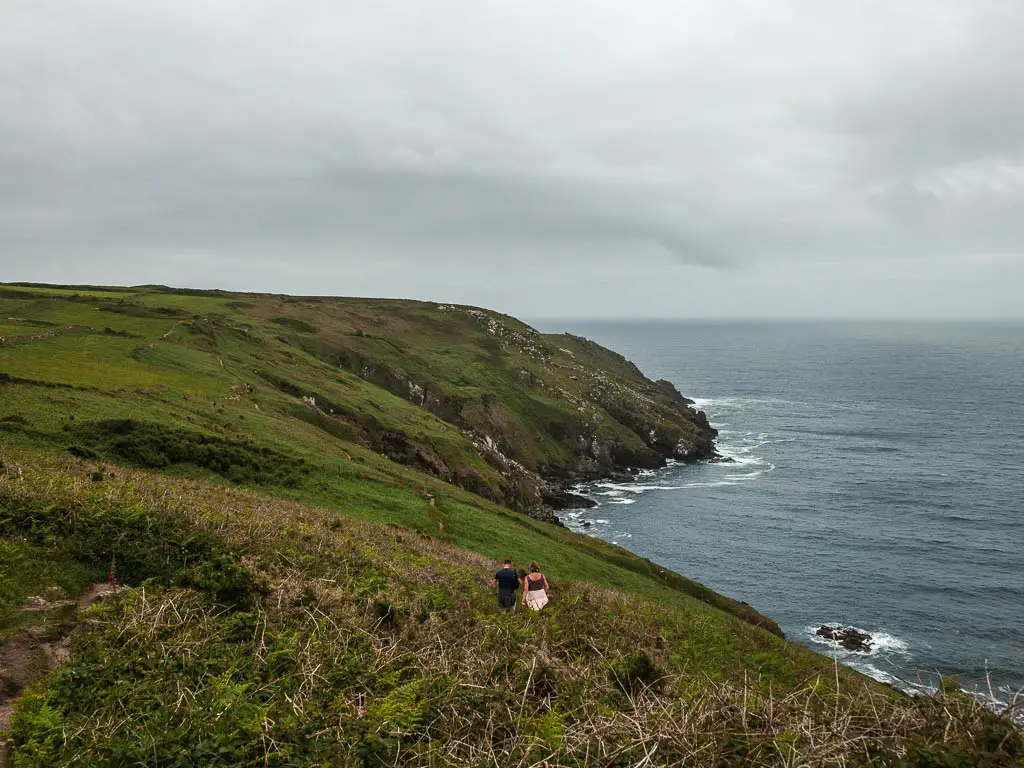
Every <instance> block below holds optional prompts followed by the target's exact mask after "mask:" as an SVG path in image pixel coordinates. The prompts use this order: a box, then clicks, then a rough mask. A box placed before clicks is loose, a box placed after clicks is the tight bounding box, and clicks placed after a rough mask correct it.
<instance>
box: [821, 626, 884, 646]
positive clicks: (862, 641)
mask: <svg viewBox="0 0 1024 768" xmlns="http://www.w3.org/2000/svg"><path fill="white" fill-rule="evenodd" d="M814 634H816V635H817V636H818V637H824V638H825V639H826V640H831V641H832V642H834V643H838V644H839V645H841V646H842V647H843V648H845V649H846V650H848V651H857V652H858V653H869V652H870V651H871V646H872V640H871V635H869V634H868V633H867V632H861V631H859V630H857V629H854V628H853V627H830V626H828V625H824V626H821V627H818V631H817V632H815V633H814Z"/></svg>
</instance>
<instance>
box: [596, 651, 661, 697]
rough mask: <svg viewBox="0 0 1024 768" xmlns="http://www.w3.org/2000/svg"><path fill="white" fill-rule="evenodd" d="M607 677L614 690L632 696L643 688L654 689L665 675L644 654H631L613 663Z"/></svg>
mask: <svg viewBox="0 0 1024 768" xmlns="http://www.w3.org/2000/svg"><path fill="white" fill-rule="evenodd" d="M609 676H610V677H611V680H612V683H613V684H614V685H615V687H616V688H618V689H619V690H620V691H622V692H623V693H627V694H632V693H636V692H637V691H640V690H643V689H644V688H654V687H655V686H656V685H657V684H658V683H659V681H660V680H661V679H662V678H663V677H664V676H665V673H664V672H663V671H662V670H661V669H659V668H658V666H657V665H656V664H655V663H654V662H653V661H651V657H650V656H648V655H647V654H646V653H633V654H630V655H629V656H627V657H626V658H625V659H620V660H619V661H616V662H614V663H613V664H612V668H611V672H610V674H609Z"/></svg>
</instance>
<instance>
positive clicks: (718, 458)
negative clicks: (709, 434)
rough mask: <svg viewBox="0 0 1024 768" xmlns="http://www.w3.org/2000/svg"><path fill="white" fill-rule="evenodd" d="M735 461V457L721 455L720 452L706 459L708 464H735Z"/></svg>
mask: <svg viewBox="0 0 1024 768" xmlns="http://www.w3.org/2000/svg"><path fill="white" fill-rule="evenodd" d="M735 463H736V459H734V458H733V457H732V456H723V455H722V454H720V453H716V454H715V455H714V456H712V457H711V458H710V459H708V464H735Z"/></svg>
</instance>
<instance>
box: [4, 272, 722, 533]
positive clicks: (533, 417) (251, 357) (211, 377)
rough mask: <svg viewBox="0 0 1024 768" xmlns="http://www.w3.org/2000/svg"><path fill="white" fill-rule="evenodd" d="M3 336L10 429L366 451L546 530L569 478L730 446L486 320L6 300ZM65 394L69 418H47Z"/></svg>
mask: <svg viewBox="0 0 1024 768" xmlns="http://www.w3.org/2000/svg"><path fill="white" fill-rule="evenodd" d="M0 339H2V342H0V374H6V375H7V378H6V381H7V384H8V393H7V396H8V397H11V396H12V395H13V396H15V397H17V398H19V399H20V401H22V402H23V403H24V408H23V409H22V410H21V411H18V410H15V409H12V410H13V411H14V413H9V414H8V415H18V414H20V415H22V416H23V417H25V418H26V419H28V420H29V421H30V422H32V423H31V424H29V425H27V426H29V427H30V428H31V429H34V430H35V431H36V432H37V433H49V434H56V433H58V432H61V431H62V432H63V433H64V435H63V436H61V435H58V437H62V439H63V437H67V438H68V439H78V441H79V442H80V443H82V447H83V448H87V449H93V450H99V449H102V450H104V451H107V452H108V453H109V451H111V450H116V446H117V445H118V444H120V443H121V442H123V441H122V440H120V439H119V438H115V437H113V436H112V435H111V434H110V433H111V430H113V429H114V428H113V427H104V426H98V425H92V426H89V427H85V426H82V425H81V421H82V419H83V418H87V419H88V418H92V419H93V420H96V421H102V420H103V418H104V417H106V416H111V415H115V414H116V415H117V416H118V417H122V418H123V416H124V415H125V414H126V412H131V414H132V418H133V419H134V420H136V421H140V422H146V423H147V426H146V429H147V430H148V431H147V433H146V440H147V442H148V443H149V444H151V445H153V446H154V451H153V452H151V453H146V454H143V453H140V452H136V453H135V454H134V455H133V456H131V457H126V456H122V458H130V459H132V460H133V461H135V462H136V463H145V462H146V461H147V460H149V459H152V461H151V462H150V463H152V462H165V463H168V464H176V463H187V462H179V461H177V460H176V459H175V457H174V456H172V455H170V454H169V453H168V452H167V451H161V450H159V449H157V448H156V447H155V443H156V442H158V441H159V440H160V438H159V437H158V436H157V435H155V432H154V430H155V429H156V427H155V426H154V425H162V426H166V427H168V428H170V427H174V428H175V429H177V430H178V431H179V432H181V431H182V430H186V431H189V432H192V433H194V434H195V435H203V436H207V437H211V438H212V437H217V438H220V439H229V440H231V441H234V442H245V443H247V444H249V445H259V446H262V447H265V448H267V449H271V450H274V451H279V452H284V451H290V452H292V453H302V452H303V451H308V450H310V449H312V450H313V451H314V452H315V453H317V454H322V453H324V452H325V450H326V449H327V448H328V446H329V447H330V450H329V451H327V452H329V453H330V454H332V455H334V456H343V455H344V454H345V452H346V449H345V448H344V444H346V443H355V444H358V445H362V446H365V447H368V448H371V449H373V450H374V451H375V452H378V453H383V454H384V455H386V456H388V457H389V458H391V459H393V460H395V461H397V462H399V463H402V464H405V465H407V466H411V467H414V468H416V469H418V470H421V471H423V472H427V473H429V474H432V475H434V476H435V477H439V478H441V479H443V480H445V481H448V482H451V483H454V484H456V485H459V486H461V487H463V488H466V489H467V490H471V491H473V492H475V493H478V494H480V495H482V496H485V497H486V498H489V499H491V500H493V501H498V502H500V503H503V504H507V505H509V506H512V507H515V508H517V509H522V510H529V511H532V512H534V513H535V514H540V515H542V516H543V515H544V513H545V510H544V506H545V501H546V500H547V501H551V500H552V498H553V497H552V495H551V494H550V491H551V490H552V484H555V485H557V484H558V482H559V481H562V480H570V479H574V478H582V477H594V476H599V475H606V474H609V473H613V472H622V471H624V470H627V469H629V468H638V467H655V466H659V465H661V464H662V463H664V461H665V459H666V458H676V459H680V460H687V461H688V460H696V459H700V458H709V457H710V456H712V455H713V453H714V447H713V444H712V440H713V438H714V436H715V433H714V430H713V429H711V427H710V426H709V425H708V423H707V420H706V418H704V416H703V414H701V413H698V412H697V411H695V410H694V409H692V408H690V407H688V405H687V403H686V401H684V399H683V398H682V397H681V396H680V395H679V393H678V392H677V391H676V390H675V388H674V387H673V386H672V385H671V384H669V383H668V382H652V381H650V380H648V379H647V378H646V377H644V376H643V374H641V372H640V371H639V370H637V369H636V367H635V366H633V365H631V364H630V363H628V362H627V361H626V360H624V359H623V358H621V357H620V356H618V355H616V354H615V353H613V352H610V351H609V350H605V349H603V348H601V347H599V346H598V345H596V344H594V343H592V342H589V341H586V340H585V339H580V338H577V337H573V336H569V335H562V336H549V335H543V334H540V333H538V332H537V331H535V330H534V329H532V328H530V327H529V326H527V325H525V324H523V323H521V322H519V321H517V320H515V319H513V318H510V317H507V316H504V315H500V314H497V313H494V312H488V311H485V310H481V309H476V308H472V307H461V306H454V305H438V304H429V303H424V302H412V301H387V300H366V299H327V298H294V297H282V296H267V295H250V294H227V293H222V292H201V291H173V290H171V289H166V288H161V287H150V288H141V289H130V290H129V289H103V290H97V289H84V288H83V289H75V288H70V289H57V288H48V287H42V286H6V287H3V288H0ZM33 384H35V385H37V387H36V389H33V386H32V385H33ZM39 386H44V387H47V388H48V390H49V391H46V392H41V391H39V389H38V387H39ZM55 389H60V390H62V391H61V393H60V395H59V396H57V395H55ZM54 397H57V398H58V402H60V403H62V404H63V405H64V406H65V407H66V409H67V410H66V412H65V413H61V412H60V411H59V410H57V411H56V412H55V413H54V414H53V415H52V416H51V417H50V418H46V419H40V418H39V413H40V411H41V410H42V409H40V408H39V407H38V403H39V402H40V401H41V400H46V401H48V402H50V401H52V400H53V398H54ZM126 398H127V399H128V400H129V401H130V407H127V406H128V403H126ZM76 414H77V416H76ZM71 416H76V417H77V418H78V423H76V424H69V421H70V417H71ZM61 417H63V420H62V418H61ZM122 429H123V427H122ZM167 439H168V440H172V439H173V440H179V439H180V440H185V439H191V438H187V437H186V436H184V435H181V434H178V435H176V436H175V437H174V438H170V437H169V438H167ZM180 440H179V441H180ZM161 453H162V454H163V457H164V458H160V457H159V454H161ZM282 461H283V460H282ZM192 463H196V462H192Z"/></svg>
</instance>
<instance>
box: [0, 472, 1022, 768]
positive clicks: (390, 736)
mask: <svg viewBox="0 0 1024 768" xmlns="http://www.w3.org/2000/svg"><path fill="white" fill-rule="evenodd" d="M90 470H91V465H89V464H87V463H85V464H83V463H81V462H79V461H77V460H73V459H45V458H39V457H29V456H17V457H14V458H13V459H12V458H8V459H7V466H6V470H5V472H4V474H3V475H2V476H0V499H3V498H6V499H31V500H45V501H46V502H47V503H51V504H61V505H65V506H68V507H69V508H83V509H84V508H86V507H88V508H97V507H110V508H115V507H117V508H124V507H132V508H140V509H142V508H145V509H151V510H159V512H160V514H164V515H170V516H173V517H175V518H178V519H181V520H184V521H186V522H187V523H188V525H190V526H194V527H196V528H198V529H203V530H207V531H212V532H214V533H216V534H217V536H218V537H220V538H221V539H223V540H224V541H225V542H228V543H229V544H231V545H234V546H238V547H240V548H244V552H245V555H244V564H245V567H246V568H248V569H249V570H250V571H252V572H253V573H254V574H256V575H257V576H258V577H259V578H260V580H261V581H262V582H264V583H265V584H266V585H267V590H266V594H265V595H264V596H263V598H262V600H261V601H260V602H259V603H258V604H257V605H256V607H254V608H253V609H252V610H245V611H238V610H232V609H230V608H229V607H225V606H222V605H218V604H217V603H216V602H215V601H212V600H211V599H210V597H209V595H207V594H204V593H202V592H201V591H197V590H195V589H163V588H153V587H150V586H145V585H142V586H138V587H137V588H135V589H131V590H127V591H125V592H124V593H123V595H122V597H121V598H120V599H118V600H116V601H114V602H113V603H112V604H109V605H107V606H105V607H104V608H103V609H98V610H96V611H94V612H92V613H89V614H87V617H88V618H87V622H86V623H85V624H83V625H82V628H81V631H80V633H79V634H78V635H77V637H76V639H75V642H74V646H73V657H72V661H71V664H70V665H69V666H67V667H65V668H64V669H63V670H62V671H60V672H58V674H57V676H56V677H55V678H53V679H51V680H50V681H49V683H47V684H46V685H44V686H43V687H42V688H40V689H39V690H38V691H36V692H35V693H34V694H32V695H31V696H29V697H28V698H27V699H26V700H25V702H24V704H23V714H22V715H21V716H20V717H21V719H20V721H19V725H18V726H17V728H16V738H17V749H18V752H17V755H18V756H19V759H22V760H24V763H23V764H24V765H71V764H75V765H85V764H103V763H106V764H112V763H114V764H118V763H119V764H133V763H138V762H147V761H149V762H150V763H151V762H152V760H154V759H156V758H154V756H156V757H157V758H159V757H160V756H164V757H166V756H168V755H172V754H177V753H179V752H180V751H181V750H182V749H183V746H184V745H198V746H195V747H194V748H195V749H200V747H202V748H203V749H206V748H207V747H209V749H210V750H213V751H211V752H209V753H205V752H204V753H202V754H198V755H196V756H194V757H193V758H192V759H193V760H194V764H225V765H254V766H255V765H264V766H269V765H294V764H309V765H315V764H321V765H436V766H440V765H481V766H482V765H493V766H501V768H505V767H506V766H523V767H525V766H538V767H539V766H544V765H546V766H548V768H555V766H627V765H628V766H723V765H737V766H739V765H750V766H848V765H861V764H866V765H922V766H923V765H936V766H939V765H941V766H957V765H962V766H983V765H991V766H997V765H1005V766H1011V765H1014V764H1016V761H1017V760H1018V759H1019V758H1021V757H1022V756H1024V742H1022V741H1021V737H1020V734H1019V732H1017V731H1015V730H1014V729H1013V728H1012V727H1011V726H1010V725H1009V722H1008V720H1007V719H1005V718H1004V719H1000V718H998V717H996V716H995V715H994V714H993V713H991V712H989V711H988V710H986V709H985V708H983V707H982V706H981V705H979V704H978V703H976V702H975V701H973V700H972V699H970V698H969V697H967V696H964V695H960V694H952V695H944V696H941V697H935V698H921V699H910V698H907V697H905V696H903V695H901V694H898V693H896V692H894V691H892V690H891V689H888V688H887V687H885V686H881V685H878V684H875V683H873V682H871V681H868V680H867V679H865V678H862V677H861V676H859V675H856V674H854V673H852V672H850V671H849V670H846V669H843V668H840V667H838V666H835V665H834V664H831V665H830V663H829V662H826V661H825V660H824V659H819V660H818V663H816V664H815V665H813V666H805V667H800V669H803V670H804V674H803V675H802V676H801V677H800V678H799V679H797V680H794V681H792V682H790V683H789V684H786V685H781V684H779V683H778V681H777V676H776V675H773V674H771V673H770V671H765V670H768V669H769V668H770V667H771V662H772V661H773V660H774V657H772V658H766V657H765V656H764V655H763V653H762V652H760V651H759V653H761V655H758V656H745V655H744V654H745V653H749V652H750V650H751V648H750V647H748V646H749V644H748V643H747V642H746V640H747V639H746V638H744V637H743V636H732V635H730V636H727V637H722V636H720V634H721V632H722V629H721V627H722V626H723V625H721V624H718V623H716V622H715V621H713V620H712V618H711V617H710V614H707V613H706V612H694V613H689V614H686V613H680V612H679V611H677V610H673V609H671V608H667V607H665V606H660V605H656V604H654V603H652V602H650V601H647V600H644V599H640V598H637V597H635V596H632V595H626V594H623V593H620V592H615V591H612V590H608V589H603V588H600V587H596V586H593V585H588V584H583V583H573V582H566V583H564V584H560V585H559V589H558V591H557V593H556V594H555V595H554V599H553V601H552V604H551V606H550V607H549V608H548V609H546V610H545V611H543V612H541V613H540V614H532V613H512V614H508V613H502V612H500V611H499V610H498V609H497V608H496V606H495V605H494V600H493V597H492V596H491V595H490V593H489V589H488V580H489V577H490V573H491V572H492V571H493V569H494V567H495V565H496V564H495V563H494V562H493V561H492V560H490V559H488V558H485V557H482V556H480V555H476V554H473V553H469V552H466V551H465V550H461V549H458V548H456V547H453V546H451V545H449V544H445V543H443V542H440V541H437V540H435V539H431V538H428V537H425V536H423V535H421V534H418V533H414V532H410V531H407V530H404V529H400V528H397V527H395V526H387V525H376V524H371V523H365V522H359V521H353V520H348V519H341V518H338V517H337V516H336V513H335V512H333V511H332V510H328V509H319V508H315V507H309V506H303V505H299V504H293V503H289V502H284V501H280V500H275V499H267V498H264V497H261V496H259V495H257V494H253V493H251V492H248V491H244V490H239V489H234V488H228V487H224V486H219V485H210V484H205V483H195V482H187V481H181V480H177V479H170V478H166V477H161V476H157V475H150V474H147V473H144V472H135V471H130V470H124V469H117V470H115V472H114V474H115V477H114V478H113V479H112V480H111V479H110V478H109V477H108V479H107V480H105V481H104V482H102V483H93V482H92V481H91V479H90V474H89V472H90ZM238 551H239V552H241V551H243V550H242V549H239V550H238ZM728 626H733V625H732V624H730V625H728ZM735 626H737V627H740V626H742V625H740V624H739V622H735ZM749 631H751V632H759V630H753V629H751V630H749ZM700 643H708V644H712V643H719V644H721V646H722V648H723V649H725V650H723V651H722V653H730V654H733V655H734V656H735V657H736V658H738V659H739V660H740V662H743V660H744V659H756V660H757V663H756V664H755V663H753V662H751V663H749V664H745V663H741V664H740V667H737V668H742V669H744V671H743V672H742V673H740V674H738V675H737V674H726V673H725V672H723V670H725V669H727V667H724V666H715V665H714V664H713V663H710V662H708V661H707V660H706V659H707V658H712V660H713V659H714V657H705V656H702V655H700V654H701V653H704V652H705V651H706V649H704V648H698V649H694V648H691V647H689V646H690V645H694V644H700ZM788 653H791V651H789V650H788V646H786V645H785V644H783V643H781V642H779V645H778V651H777V652H776V656H777V658H778V660H782V659H784V658H787V654H788ZM792 653H793V654H796V656H794V658H797V657H799V658H803V656H802V654H804V653H805V652H803V651H798V650H794V651H792ZM638 654H640V655H642V656H643V657H644V658H645V659H646V660H647V662H649V664H650V667H649V669H650V670H653V674H652V675H651V676H649V677H646V678H641V677H636V678H634V677H630V675H631V674H632V673H631V672H630V671H629V670H630V669H631V666H630V665H631V664H632V663H633V660H635V658H636V657H637V655H638ZM807 655H809V654H807ZM733 661H736V659H735V658H734V659H733ZM780 663H781V661H780ZM765 665H767V666H765ZM641 666H642V665H641ZM901 761H902V762H901Z"/></svg>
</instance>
